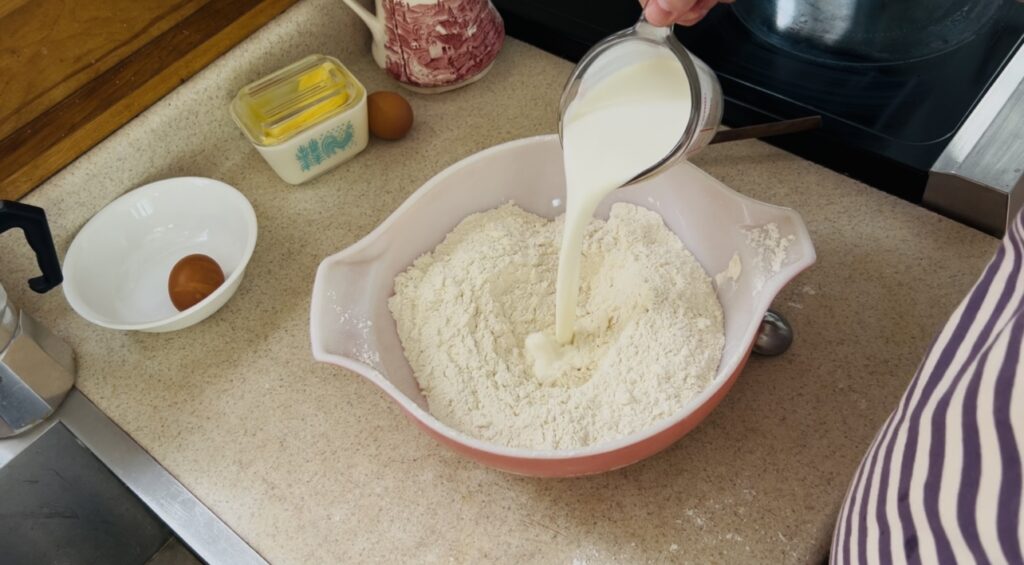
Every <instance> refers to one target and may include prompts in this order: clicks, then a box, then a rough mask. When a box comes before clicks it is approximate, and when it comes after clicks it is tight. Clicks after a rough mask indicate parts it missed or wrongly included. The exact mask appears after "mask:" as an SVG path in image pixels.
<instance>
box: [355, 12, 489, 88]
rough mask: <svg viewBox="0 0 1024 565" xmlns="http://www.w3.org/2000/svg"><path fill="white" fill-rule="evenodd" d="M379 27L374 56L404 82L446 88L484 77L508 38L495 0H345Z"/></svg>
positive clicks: (368, 22) (373, 26)
mask: <svg viewBox="0 0 1024 565" xmlns="http://www.w3.org/2000/svg"><path fill="white" fill-rule="evenodd" d="M344 2H345V3H346V4H348V6H349V7H350V8H352V10H354V11H355V13H356V14H357V15H359V17H360V18H362V20H363V21H364V22H366V25H367V26H369V28H370V32H371V33H373V46H372V52H373V59H374V61H376V62H377V64H378V65H380V67H381V68H383V69H385V70H387V72H388V74H390V75H391V76H392V77H394V78H395V79H396V80H398V81H399V82H401V83H402V84H403V85H404V86H406V87H408V88H410V89H411V90H414V91H417V92H444V91H446V90H451V89H454V88H458V87H460V86H464V85H466V84H469V83H471V82H474V81H476V80H479V79H480V78H481V77H483V76H484V74H486V73H487V71H488V70H489V69H490V68H491V64H492V63H493V62H494V58H495V57H497V56H498V51H500V50H501V45H502V43H503V42H504V40H505V27H504V24H503V22H502V20H501V16H500V15H498V11H497V10H495V9H494V6H493V5H491V2H490V0H376V15H375V14H371V13H370V12H369V11H368V10H367V9H366V8H364V7H363V6H362V5H361V4H360V3H359V2H358V0H344Z"/></svg>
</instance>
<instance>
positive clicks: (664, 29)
mask: <svg viewBox="0 0 1024 565" xmlns="http://www.w3.org/2000/svg"><path fill="white" fill-rule="evenodd" d="M633 28H634V30H635V31H636V33H637V34H639V35H641V36H643V37H647V38H649V39H664V38H666V37H669V36H671V35H672V30H674V29H675V24H669V25H667V26H656V25H654V24H652V23H651V22H649V21H647V15H646V13H645V11H644V10H640V18H639V19H638V20H637V21H636V25H635V26H633Z"/></svg>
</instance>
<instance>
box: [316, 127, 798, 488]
mask: <svg viewBox="0 0 1024 565" xmlns="http://www.w3.org/2000/svg"><path fill="white" fill-rule="evenodd" d="M564 196H565V184H564V179H563V173H562V153H561V149H560V147H559V144H558V138H557V137H556V136H554V135H549V136H542V137H533V138H528V139H522V140H519V141H513V142H510V143H505V144H503V145H498V146H496V147H492V148H490V149H487V150H485V151H481V152H480V153H477V154H475V155H472V156H470V157H468V158H466V159H463V160H462V161H460V162H458V163H456V164H454V165H452V166H451V167H448V168H447V169H445V170H444V171H442V172H441V173H440V174H438V175H437V176H435V177H434V178H432V179H430V180H429V181H428V182H427V183H426V184H425V185H423V186H422V187H421V188H420V189H419V190H417V191H416V192H415V193H414V194H413V195H412V196H410V197H409V199H408V200H406V201H405V203H404V204H402V206H400V207H399V208H398V210H396V211H395V212H394V213H393V214H392V215H391V216H390V217H389V218H388V219H387V220H385V221H384V223H382V224H381V225H380V226H378V227H377V229H375V230H373V232H371V233H370V234H369V235H367V236H366V237H365V238H363V239H362V240H360V241H359V242H357V243H356V244H354V245H352V246H351V247H349V248H348V249H345V250H344V251H342V252H340V253H337V254H335V255H332V256H330V257H328V258H327V259H325V260H324V261H323V263H321V264H320V268H319V270H318V271H317V275H316V283H315V284H314V287H313V301H312V312H311V316H310V333H311V335H312V341H313V356H314V357H315V358H316V359H317V360H319V361H323V362H326V363H333V364H335V365H339V366H341V367H344V368H346V369H349V370H350V371H353V372H355V373H358V374H360V375H362V376H363V377H365V378H366V379H367V380H369V381H370V382H371V383H373V384H375V385H377V386H378V387H380V388H381V389H382V390H383V391H384V392H386V393H387V394H388V396H390V397H391V398H392V399H394V401H395V402H397V403H398V405H399V406H400V407H401V408H402V410H404V411H405V413H406V414H407V415H408V416H409V418H410V419H411V420H412V421H413V422H415V423H416V424H417V425H419V426H420V427H421V428H423V430H425V431H426V432H427V433H428V434H430V435H431V436H433V437H434V438H436V439H437V440H438V441H440V442H441V443H443V444H445V445H447V446H449V447H451V448H452V449H454V450H455V451H457V452H459V453H461V454H463V455H465V456H467V457H470V458H472V459H475V460H477V461H479V462H481V463H483V464H485V465H489V466H491V467H495V468H498V469H502V470H505V471H510V472H513V473H520V474H524V475H534V476H544V477H569V476H576V475H587V474H593V473H600V472H604V471H610V470H612V469H617V468H619V467H624V466H626V465H629V464H631V463H635V462H637V461H639V460H641V459H644V458H646V457H650V456H651V455H654V454H655V453H657V452H659V451H661V450H663V449H665V448H666V447H668V446H669V445H671V444H672V443H673V442H675V441H676V440H678V439H679V438H681V437H682V436H683V435H685V434H686V433H687V432H689V431H690V430H692V429H693V428H694V427H695V426H697V424H699V423H700V422H701V421H702V420H703V419H704V418H706V417H707V415H708V414H709V413H710V412H711V410H713V409H714V408H715V406H717V405H718V403H719V402H721V400H722V398H723V397H724V396H725V394H726V393H727V392H729V389H730V388H731V387H732V385H733V383H734V382H735V381H736V377H737V376H738V375H739V373H740V371H741V370H742V368H743V365H744V363H745V362H746V360H747V357H748V356H749V355H750V350H751V346H752V344H753V341H754V337H755V334H756V332H757V329H758V326H759V325H760V323H761V319H762V317H763V316H764V314H765V312H766V311H767V309H768V307H769V305H771V303H772V299H774V298H775V296H776V294H778V292H779V291H780V290H781V289H782V287H783V286H785V285H786V283H788V282H789V281H790V280H792V279H793V277H795V276H796V275H797V274H799V273H800V272H801V271H803V270H804V269H806V268H807V267H809V266H811V265H812V264H813V263H814V260H815V255H814V247H813V246H812V245H811V240H810V237H809V235H808V233H807V228H806V226H804V223H803V220H801V218H800V216H799V215H798V214H797V213H796V212H794V211H793V210H790V209H788V208H780V207H777V206H771V205H769V204H764V203H761V202H758V201H756V200H752V199H750V198H747V197H745V196H743V195H741V194H738V193H736V192H734V191H733V190H731V189H730V188H728V187H727V186H725V185H723V184H722V183H720V182H718V181H717V180H715V179H714V178H712V177H711V176H709V175H707V174H706V173H704V172H703V171H701V170H700V169H698V168H697V167H696V166H694V165H692V164H689V163H686V162H683V163H681V164H679V165H677V166H675V167H674V168H672V169H670V170H668V171H666V172H665V173H663V174H661V175H659V176H657V177H655V178H653V179H650V180H647V181H645V182H643V183H641V184H638V185H636V186H634V187H630V188H627V189H622V190H619V191H616V192H615V193H613V194H612V195H611V196H610V197H608V198H607V199H606V200H605V202H604V203H603V205H602V206H601V208H600V209H599V210H598V216H600V217H607V214H608V209H609V207H610V206H611V204H612V203H613V202H632V203H634V204H637V205H640V206H643V207H646V208H649V209H652V210H656V211H657V212H658V213H660V214H661V215H662V217H663V218H664V219H665V223H666V225H668V227H669V228H670V229H671V230H672V231H674V232H675V233H676V234H678V235H679V237H680V239H682V241H683V242H684V243H685V244H686V246H687V247H688V248H689V249H690V250H691V251H692V252H693V254H694V255H695V256H696V258H697V260H698V261H700V263H701V264H702V265H703V266H704V268H705V270H707V272H708V273H711V274H712V275H714V274H715V273H720V272H723V271H725V270H726V268H727V267H728V265H729V261H730V260H731V259H732V257H733V255H734V254H738V255H739V257H740V260H741V261H742V265H743V269H742V273H741V274H740V276H739V277H738V279H737V280H736V281H735V283H733V282H725V283H724V284H722V285H721V288H719V289H718V298H719V300H720V301H721V302H722V307H723V310H724V313H725V350H724V351H723V354H722V361H721V364H720V365H719V367H718V374H717V375H716V377H715V380H714V381H713V382H712V383H711V384H710V385H709V386H708V388H707V389H706V390H704V391H703V392H702V393H701V394H699V395H698V396H696V397H695V398H693V399H692V400H690V402H689V403H687V404H686V405H685V406H683V407H682V408H680V409H679V411H678V412H677V413H676V414H675V415H673V416H672V417H671V418H668V419H666V420H664V421H662V422H660V423H658V424H657V425H655V426H653V427H651V428H649V429H646V430H641V431H639V432H637V433H634V434H632V435H629V436H626V437H622V438H619V439H616V440H614V441H608V442H604V443H600V444H597V445H593V446H590V447H586V448H583V449H573V450H532V449H519V448H510V447H504V446H501V445H496V444H492V443H487V442H484V441H481V440H478V439H475V438H472V437H469V436H467V435H465V434H463V433H461V432H459V431H457V430H455V429H452V428H451V427H449V426H447V425H445V424H443V423H441V422H440V421H438V420H437V419H436V418H434V417H433V416H432V415H431V414H430V411H429V408H428V406H427V402H426V400H425V399H424V397H423V395H422V394H421V393H420V389H419V387H418V386H417V383H416V379H415V377H414V376H413V373H412V369H411V368H410V367H409V364H408V362H407V361H406V359H405V356H404V354H403V351H402V344H401V343H400V341H399V339H398V333H397V331H396V329H395V322H394V319H393V318H392V317H391V313H390V311H389V310H388V306H387V301H388V298H389V297H390V296H391V294H392V293H393V288H394V287H393V281H394V278H395V275H397V274H398V273H400V272H402V271H403V270H405V269H406V267H408V266H409V265H410V264H411V263H412V262H413V261H414V260H415V259H416V258H417V257H419V256H420V255H422V254H423V253H425V252H427V251H430V250H431V249H433V248H434V247H435V246H436V245H437V244H438V243H440V242H441V240H443V239H444V236H445V234H447V233H448V232H449V231H451V230H452V228H454V227H455V226H456V224H458V223H459V222H460V221H461V220H462V219H463V218H465V217H466V216H467V215H469V214H472V213H474V212H480V211H483V210H488V209H491V208H494V207H496V206H498V205H500V204H503V203H505V202H508V201H509V200H513V201H515V202H516V203H517V204H518V205H519V206H521V207H522V208H524V209H526V210H528V211H530V212H533V213H535V214H539V215H541V216H546V217H549V218H552V217H555V216H557V215H559V214H561V213H562V212H563V208H564ZM769 223H775V224H776V225H777V226H778V229H779V231H780V232H781V234H782V236H784V237H786V236H793V241H792V244H791V245H790V246H789V248H788V250H787V253H786V258H785V261H783V264H782V266H781V268H780V269H779V270H778V271H777V272H770V271H767V270H766V269H767V268H766V267H762V266H760V265H759V263H758V261H757V260H756V257H757V254H758V250H757V249H755V248H753V247H751V246H750V245H749V244H748V242H747V230H749V229H751V228H756V227H760V226H763V225H766V224H769ZM481 378H486V376H485V375H481Z"/></svg>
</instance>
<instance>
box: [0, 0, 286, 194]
mask: <svg viewBox="0 0 1024 565" xmlns="http://www.w3.org/2000/svg"><path fill="white" fill-rule="evenodd" d="M296 1H297V0H102V1H93V0H0V198H6V199H14V198H20V197H21V196H23V195H24V194H26V193H27V192H29V191H30V190H32V189H33V188H35V187H36V186H38V185H39V184H40V183H41V182H42V181H44V180H46V179H47V178H48V177H49V176H50V175H52V174H54V173H55V172H57V171H59V170H60V169H61V168H62V167H64V166H65V165H67V164H68V163H70V162H71V161H73V160H74V159H75V158H76V157H78V156H79V155H81V154H82V153H84V152H86V151H88V150H89V149H90V148H91V147H92V146H94V145H95V144H96V143H98V142H99V141H101V140H102V139H103V138H104V137H106V136H107V135H109V134H110V133H112V132H113V131H115V130H116V129H117V128H119V127H120V126H121V125H123V124H124V123H125V122H127V121H129V120H131V119H132V118H133V117H135V116H136V115H138V114H139V112H141V111H143V110H145V109H146V108H148V107H149V106H150V105H151V104H152V103H154V102H156V101H157V100H159V99H160V97H162V96H163V95H165V94H167V93H168V92H170V91H171V90H173V89H174V88H175V87H176V86H178V85H179V84H181V82H182V81H184V80H186V79H188V78H189V77H191V76H192V75H193V74H195V73H196V72H198V71H199V70H200V69H202V68H203V67H205V66H206V65H207V64H209V63H210V62H211V61H213V60H214V59H216V58H217V57H219V56H220V55H221V54H223V53H224V52H225V51H227V50H228V49H230V48H231V47H233V46H234V45H236V44H237V43H238V42H240V41H241V40H242V39H245V38H246V37H248V36H249V35H250V34H251V33H252V32H253V31H255V30H257V29H259V28H260V27H261V26H262V25H263V24H265V23H266V22H268V21H269V20H271V19H272V18H274V17H275V16H277V15H278V14H280V13H281V12H282V11H284V10H285V9H286V8H288V7H289V6H291V5H292V4H294V3H295V2H296Z"/></svg>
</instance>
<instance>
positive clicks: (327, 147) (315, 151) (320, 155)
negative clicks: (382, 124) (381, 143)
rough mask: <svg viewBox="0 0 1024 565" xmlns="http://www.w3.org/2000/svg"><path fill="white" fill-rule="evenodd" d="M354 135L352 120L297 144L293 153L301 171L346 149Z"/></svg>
mask: <svg viewBox="0 0 1024 565" xmlns="http://www.w3.org/2000/svg"><path fill="white" fill-rule="evenodd" d="M354 137H355V130H354V128H353V127H352V122H348V123H347V124H345V125H343V126H338V127H336V128H333V129H331V130H329V131H328V132H327V133H325V134H323V135H321V136H320V138H319V139H311V140H309V141H307V142H306V143H304V144H302V145H300V146H299V150H298V151H297V152H296V153H295V159H297V160H298V161H299V166H300V167H302V170H303V171H308V170H310V169H312V168H313V167H316V166H318V165H320V164H321V163H323V162H324V161H326V160H328V159H330V158H331V157H332V156H334V154H335V153H339V152H342V151H344V150H345V149H348V147H349V146H350V145H352V139H353V138H354Z"/></svg>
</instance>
